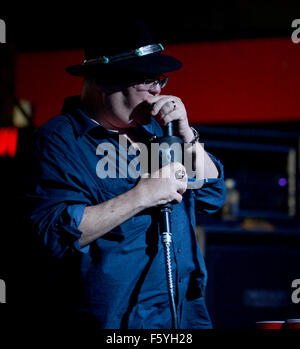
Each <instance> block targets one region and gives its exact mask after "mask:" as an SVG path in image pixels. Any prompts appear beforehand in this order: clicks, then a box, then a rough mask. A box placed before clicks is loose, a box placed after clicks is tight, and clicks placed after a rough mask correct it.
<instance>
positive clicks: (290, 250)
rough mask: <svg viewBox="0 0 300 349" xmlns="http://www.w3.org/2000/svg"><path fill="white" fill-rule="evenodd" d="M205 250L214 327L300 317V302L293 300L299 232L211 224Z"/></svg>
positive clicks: (247, 325) (208, 299)
mask: <svg viewBox="0 0 300 349" xmlns="http://www.w3.org/2000/svg"><path fill="white" fill-rule="evenodd" d="M204 253H205V260H206V266H207V270H208V284H207V289H206V302H207V306H208V310H209V313H210V315H211V318H212V322H213V325H214V328H216V329H218V328H232V329H235V328H253V327H255V321H264V320H286V319H287V318H300V302H299V303H295V302H293V300H292V293H293V291H295V289H294V288H292V282H293V280H295V279H300V234H299V233H298V234H297V232H293V233H291V232H289V233H287V232H285V231H280V232H277V233H275V232H257V231H256V232H247V231H246V232H245V231H235V232H231V233H230V232H228V231H223V232H222V231H211V230H210V231H208V230H207V231H205V251H204ZM299 295H300V292H299ZM299 297H300V296H299ZM294 300H295V299H294ZM299 300H300V299H299Z"/></svg>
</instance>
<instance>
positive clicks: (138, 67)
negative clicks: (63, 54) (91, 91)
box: [66, 21, 182, 76]
mask: <svg viewBox="0 0 300 349" xmlns="http://www.w3.org/2000/svg"><path fill="white" fill-rule="evenodd" d="M87 35H88V36H89V38H88V40H87V42H85V43H84V44H85V47H86V48H85V59H84V60H83V62H82V63H81V64H77V65H72V66H69V67H67V68H66V71H67V72H68V73H69V74H71V75H74V76H101V75H103V76H105V75H107V74H111V73H114V72H124V73H138V74H140V73H141V74H149V75H152V74H153V75H161V74H163V73H167V72H171V71H174V70H177V69H179V68H180V67H181V65H182V64H181V62H180V61H179V60H178V59H176V58H174V57H171V56H168V55H166V54H164V53H162V52H163V51H164V47H163V45H162V44H161V43H157V42H155V41H154V39H153V38H152V35H151V33H150V31H149V29H148V27H147V26H146V25H145V23H143V22H141V21H132V22H130V23H128V22H127V23H126V22H125V23H124V22H120V23H119V24H118V25H115V26H114V27H113V28H106V29H105V28H103V26H101V25H99V27H98V28H96V29H95V28H93V29H92V30H90V31H89V32H87Z"/></svg>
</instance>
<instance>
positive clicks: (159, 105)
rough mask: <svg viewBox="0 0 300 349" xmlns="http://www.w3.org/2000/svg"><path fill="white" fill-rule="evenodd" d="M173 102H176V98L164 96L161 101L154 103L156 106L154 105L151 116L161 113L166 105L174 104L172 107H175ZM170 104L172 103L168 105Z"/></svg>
mask: <svg viewBox="0 0 300 349" xmlns="http://www.w3.org/2000/svg"><path fill="white" fill-rule="evenodd" d="M172 100H173V101H175V97H173V96H163V97H161V98H160V99H158V100H157V101H154V102H152V103H154V105H153V107H152V109H151V115H153V116H155V115H157V114H158V113H159V112H160V110H161V108H162V107H163V106H164V105H165V104H172V105H174V103H173V102H172ZM168 102H170V103H168ZM166 107H167V106H166ZM173 109H174V107H173Z"/></svg>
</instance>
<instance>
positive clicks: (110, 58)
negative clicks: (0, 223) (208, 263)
mask: <svg viewBox="0 0 300 349" xmlns="http://www.w3.org/2000/svg"><path fill="white" fill-rule="evenodd" d="M99 29H101V26H100V27H99ZM87 46H88V47H87V48H86V50H85V60H84V61H83V63H81V64H78V65H73V66H70V67H68V68H67V72H68V73H70V74H72V75H74V76H82V77H84V82H83V88H82V92H81V95H80V96H74V97H68V98H66V100H65V103H64V106H63V108H62V112H61V115H58V116H55V117H53V118H52V119H50V120H49V121H48V122H47V123H45V124H44V125H43V126H42V127H41V128H40V129H39V130H38V132H37V133H36V136H35V142H34V154H33V157H34V164H35V165H34V167H33V171H32V178H31V187H30V190H29V192H28V195H27V197H28V207H29V211H30V213H29V217H30V222H31V225H32V228H33V231H34V233H35V234H36V236H38V237H39V241H40V243H41V245H42V246H43V251H44V253H45V254H47V255H48V256H49V261H48V267H47V270H48V271H47V272H49V274H51V277H49V280H50V279H51V282H49V284H50V283H51V285H50V286H49V288H48V293H49V295H48V296H47V299H46V296H45V299H44V304H42V305H40V306H41V307H42V308H43V307H45V308H44V310H43V313H45V312H46V303H47V304H48V307H47V311H50V310H49V308H52V309H51V310H52V313H53V314H55V316H57V317H64V318H65V317H66V316H69V318H71V317H73V319H76V323H77V326H78V328H80V326H81V324H80V321H82V323H83V322H85V324H86V323H87V322H86V321H89V323H93V324H94V325H95V327H96V328H101V329H119V328H128V329H164V328H166V329H169V328H172V314H171V311H170V304H169V297H168V284H167V280H166V270H165V263H164V250H163V246H162V242H161V238H160V236H159V229H158V225H157V207H158V206H159V205H161V204H165V203H169V202H172V203H173V204H174V205H173V211H172V214H171V224H172V245H171V265H172V273H173V282H174V285H173V286H174V290H175V302H176V311H177V316H178V327H179V328H182V329H184V328H187V329H201V328H211V327H212V325H211V321H210V317H209V314H208V312H207V309H206V305H205V302H204V292H205V286H206V279H207V275H206V269H205V263H204V260H203V256H202V254H201V251H200V248H199V245H198V242H197V237H196V234H195V224H196V213H197V214H208V213H213V212H215V211H216V210H218V209H219V208H220V207H221V206H222V204H223V202H224V199H225V185H224V178H223V168H222V165H221V164H220V162H219V161H218V160H216V159H215V158H214V157H213V156H212V155H210V154H207V153H206V152H205V151H204V152H203V151H199V152H197V151H195V149H196V150H197V149H203V148H202V145H201V144H200V140H199V135H198V134H197V132H196V131H195V130H194V129H193V128H191V127H190V125H189V122H188V117H187V113H186V110H185V107H184V104H183V102H182V101H181V100H180V98H178V97H176V96H169V95H168V96H167V95H163V94H161V91H162V89H163V87H164V86H165V85H166V83H167V77H166V76H165V75H164V74H165V73H168V72H171V71H174V70H177V69H179V68H180V67H181V63H180V62H179V61H178V60H177V59H175V58H173V57H170V56H167V55H165V54H164V53H162V51H163V49H164V48H163V46H162V45H161V44H160V43H157V42H155V41H153V39H152V37H151V35H150V33H149V32H148V30H147V29H145V27H144V26H141V25H138V26H137V25H136V24H129V23H128V25H126V26H125V27H123V28H122V30H120V31H114V32H110V33H109V34H107V33H105V32H103V30H101V31H100V30H99V33H98V37H97V39H96V40H95V41H94V42H92V43H91V42H89V44H88V45H87ZM171 121H172V122H173V124H174V125H175V126H176V131H177V136H178V137H180V138H181V139H182V140H183V142H184V143H185V144H191V145H193V147H191V148H192V149H193V162H194V165H195V167H196V177H197V180H199V179H200V180H201V179H202V180H203V181H202V183H204V184H203V185H202V186H199V188H197V187H196V188H195V187H194V189H188V190H187V188H189V186H188V183H189V182H188V175H189V171H188V169H187V168H185V167H184V166H183V165H182V164H180V163H178V162H176V163H172V164H170V165H168V166H165V167H164V168H162V169H159V170H157V171H156V173H155V174H156V175H153V173H152V174H149V175H146V174H143V175H142V174H140V175H139V176H132V175H130V173H129V172H130V171H128V168H127V172H126V166H124V161H125V162H126V163H127V164H128V163H129V162H130V161H132V159H134V155H133V154H132V153H131V152H130V151H129V149H132V147H134V146H136V145H138V144H149V142H151V139H153V138H155V137H160V136H162V134H163V131H162V127H163V126H164V125H166V124H167V123H169V122H171ZM120 137H123V138H122V139H123V140H125V142H122V143H120ZM124 144H125V145H124ZM108 145H109V146H111V149H113V150H115V151H114V152H112V153H110V151H109V150H110V147H109V146H108ZM121 148H122V149H121ZM101 149H102V150H103V149H106V150H103V151H102V150H101ZM124 152H125V153H126V157H125V156H124ZM195 154H196V155H195ZM197 154H204V155H203V156H204V161H203V162H202V161H200V159H199V158H197V156H198V157H199V155H197ZM101 159H102V160H103V159H106V161H107V166H108V167H110V168H111V166H112V167H113V168H114V170H115V171H113V172H114V174H115V176H102V175H101V173H99V171H100V172H101V169H100V167H99V161H100V160H101ZM124 159H125V160H124ZM122 162H123V163H122ZM121 163H122V165H121ZM202 163H203V164H204V168H203V166H202V167H201V166H200V164H202ZM197 164H198V166H197ZM137 168H138V167H137ZM124 169H125V170H124ZM166 169H167V170H168V175H167V176H162V175H160V174H162V173H163V172H164V171H166ZM104 170H105V169H104V168H102V171H104ZM124 171H125V172H124ZM124 173H125V175H124ZM121 174H122V175H121ZM200 174H201V175H200ZM45 273H46V271H45ZM41 298H42V299H43V297H41ZM50 299H51V301H50ZM54 299H55V301H54ZM49 304H51V306H49ZM74 321H75V320H74Z"/></svg>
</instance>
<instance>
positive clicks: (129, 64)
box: [66, 54, 182, 76]
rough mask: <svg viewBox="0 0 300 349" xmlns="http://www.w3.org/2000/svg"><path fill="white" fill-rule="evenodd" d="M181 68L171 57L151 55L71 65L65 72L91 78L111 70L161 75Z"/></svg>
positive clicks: (180, 64) (177, 61)
mask: <svg viewBox="0 0 300 349" xmlns="http://www.w3.org/2000/svg"><path fill="white" fill-rule="evenodd" d="M181 66H182V63H181V62H180V61H179V60H178V59H176V58H174V57H172V56H168V55H164V54H151V55H147V56H143V57H136V58H132V59H128V60H124V61H117V62H112V63H107V64H97V65H83V64H78V65H71V66H69V67H67V68H66V71H67V72H68V73H69V74H71V75H73V76H91V75H94V74H95V75H98V74H101V73H105V72H107V71H108V70H109V71H113V69H114V68H116V69H118V70H120V69H122V70H126V71H129V72H136V73H145V74H154V75H161V74H163V73H168V72H171V71H174V70H178V69H180V68H181Z"/></svg>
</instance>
